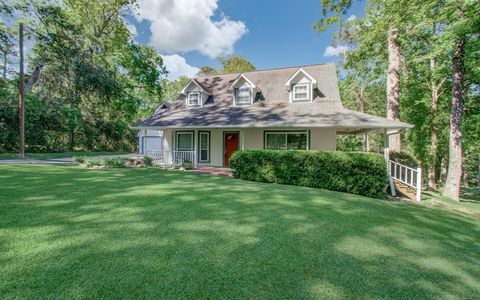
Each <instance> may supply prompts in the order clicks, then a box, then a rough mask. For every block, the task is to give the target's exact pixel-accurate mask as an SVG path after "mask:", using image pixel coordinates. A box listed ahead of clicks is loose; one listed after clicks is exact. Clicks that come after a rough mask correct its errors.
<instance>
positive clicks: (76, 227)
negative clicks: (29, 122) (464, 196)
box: [0, 165, 480, 299]
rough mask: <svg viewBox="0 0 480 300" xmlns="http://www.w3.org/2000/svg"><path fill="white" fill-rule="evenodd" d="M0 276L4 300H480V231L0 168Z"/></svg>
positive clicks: (100, 177) (107, 178)
mask: <svg viewBox="0 0 480 300" xmlns="http://www.w3.org/2000/svg"><path fill="white" fill-rule="evenodd" d="M474 205H479V204H478V203H476V204H475V203H474ZM0 270H1V272H0V298H1V299H9V298H25V299H30V298H66V299H77V298H130V299H137V298H155V299H160V298H168V299H178V298H190V299H202V298H203V299H205V298H210V299H218V298H228V299H231V298H258V299H265V298H282V299H298V298H360V299H361V298H403V299H418V298H420V299H437V298H464V299H475V298H476V299H478V298H480V217H478V216H477V215H472V214H468V213H463V212H460V211H449V210H447V209H445V208H439V207H430V206H427V205H426V204H425V205H415V204H408V203H402V202H388V201H382V200H376V199H370V198H365V197H361V196H355V195H349V194H343V193H337V192H329V191H323V190H315V189H309V188H302V187H294V186H282V185H272V184H262V183H253V182H245V181H241V180H237V179H231V178H225V177H213V176H209V175H199V174H189V173H180V172H174V171H162V170H157V169H105V170H87V169H79V168H77V167H74V166H62V165H60V166H59V165H3V166H0Z"/></svg>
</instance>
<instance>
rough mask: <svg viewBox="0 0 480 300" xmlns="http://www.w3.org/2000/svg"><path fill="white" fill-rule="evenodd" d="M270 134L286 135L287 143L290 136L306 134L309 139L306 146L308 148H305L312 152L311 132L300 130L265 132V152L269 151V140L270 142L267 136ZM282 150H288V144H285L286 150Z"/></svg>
mask: <svg viewBox="0 0 480 300" xmlns="http://www.w3.org/2000/svg"><path fill="white" fill-rule="evenodd" d="M269 134H284V135H285V141H287V139H288V138H287V136H288V135H289V134H305V135H306V137H307V144H306V147H305V148H306V150H310V134H309V131H308V130H300V131H265V132H264V136H265V137H264V139H265V145H264V146H263V148H264V149H265V150H269V149H268V148H267V140H268V138H267V136H268V135H269ZM281 150H287V144H286V143H285V148H284V149H281Z"/></svg>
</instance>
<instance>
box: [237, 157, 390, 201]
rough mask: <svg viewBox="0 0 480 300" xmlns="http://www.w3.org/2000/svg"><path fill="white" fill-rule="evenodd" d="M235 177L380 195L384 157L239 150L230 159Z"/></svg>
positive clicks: (383, 184) (383, 186)
mask: <svg viewBox="0 0 480 300" xmlns="http://www.w3.org/2000/svg"><path fill="white" fill-rule="evenodd" d="M230 167H231V168H232V169H233V174H234V176H235V177H237V178H241V179H245V180H252V181H259V182H270V183H280V184H292V185H299V186H307V187H313V188H322V189H326V190H332V191H339V192H346V193H352V194H358V195H364V196H369V197H380V196H382V195H383V194H384V193H385V189H386V187H387V170H386V163H385V159H384V158H383V156H382V155H379V154H375V153H355V152H323V151H301V150H299V151H273V150H242V151H237V152H235V153H234V154H233V155H232V157H231V159H230Z"/></svg>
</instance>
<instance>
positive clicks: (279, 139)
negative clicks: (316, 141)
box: [265, 131, 307, 150]
mask: <svg viewBox="0 0 480 300" xmlns="http://www.w3.org/2000/svg"><path fill="white" fill-rule="evenodd" d="M265 149H269V150H307V133H306V132H305V131H301V132H265Z"/></svg>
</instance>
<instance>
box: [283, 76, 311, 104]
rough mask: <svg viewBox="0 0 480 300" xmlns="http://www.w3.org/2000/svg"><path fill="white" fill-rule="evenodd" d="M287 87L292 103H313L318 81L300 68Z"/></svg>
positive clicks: (288, 81) (286, 84) (287, 83)
mask: <svg viewBox="0 0 480 300" xmlns="http://www.w3.org/2000/svg"><path fill="white" fill-rule="evenodd" d="M285 86H286V87H287V89H288V91H289V94H290V103H297V102H312V101H313V90H314V89H316V88H317V80H315V78H313V77H312V76H311V75H310V74H308V73H307V72H306V71H305V70H304V69H302V68H300V69H298V70H297V71H296V72H295V73H294V74H293V75H292V76H291V77H290V78H289V79H288V80H287V82H286V83H285Z"/></svg>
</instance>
